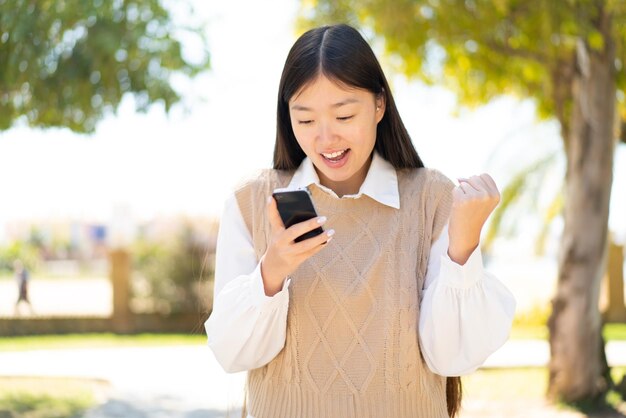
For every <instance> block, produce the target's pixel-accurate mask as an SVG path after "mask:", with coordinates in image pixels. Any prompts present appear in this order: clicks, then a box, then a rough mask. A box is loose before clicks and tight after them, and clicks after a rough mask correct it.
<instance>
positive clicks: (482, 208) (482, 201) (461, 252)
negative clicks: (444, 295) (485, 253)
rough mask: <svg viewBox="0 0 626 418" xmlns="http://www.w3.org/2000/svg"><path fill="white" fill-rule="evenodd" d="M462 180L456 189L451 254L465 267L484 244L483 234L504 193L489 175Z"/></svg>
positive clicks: (453, 258) (453, 202)
mask: <svg viewBox="0 0 626 418" xmlns="http://www.w3.org/2000/svg"><path fill="white" fill-rule="evenodd" d="M458 180H459V185H458V186H456V187H455V188H454V189H453V190H452V211H451V212H450V220H449V224H448V237H449V240H450V243H449V245H448V255H449V256H450V259H451V260H452V261H454V262H455V263H457V264H461V265H462V264H465V262H466V261H467V259H468V258H469V256H470V255H471V254H472V252H474V250H475V249H476V247H477V246H478V244H479V243H480V231H481V230H482V227H483V225H484V224H485V222H486V221H487V218H488V217H489V215H490V214H491V212H493V210H494V209H495V208H496V206H498V203H499V202H500V192H499V191H498V187H497V186H496V183H495V182H494V181H493V179H492V178H491V176H490V175H489V174H487V173H483V174H481V175H479V176H471V177H470V178H459V179H458Z"/></svg>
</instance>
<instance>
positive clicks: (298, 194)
mask: <svg viewBox="0 0 626 418" xmlns="http://www.w3.org/2000/svg"><path fill="white" fill-rule="evenodd" d="M272 196H273V197H274V199H276V204H277V206H278V213H280V217H281V219H282V220H283V224H284V225H285V228H289V227H290V226H291V225H294V224H297V223H300V222H303V221H306V220H309V219H311V218H315V217H317V212H316V211H315V207H314V206H313V201H312V200H311V195H310V194H309V191H308V190H306V189H304V190H288V191H278V190H276V191H274V193H272ZM322 232H324V230H323V229H322V227H321V226H320V227H318V228H316V229H313V230H311V231H309V232H306V233H304V234H302V235H300V236H299V237H298V238H296V239H295V241H296V242H300V241H304V240H305V239H309V238H313V237H315V236H317V235H319V234H321V233H322Z"/></svg>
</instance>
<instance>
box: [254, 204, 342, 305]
mask: <svg viewBox="0 0 626 418" xmlns="http://www.w3.org/2000/svg"><path fill="white" fill-rule="evenodd" d="M266 210H267V216H268V218H269V222H270V227H271V234H270V244H269V246H268V247H267V250H266V251H265V254H263V257H261V276H262V277H263V286H264V288H265V294H266V295H267V296H274V295H275V294H276V293H278V292H279V291H280V290H281V289H282V286H283V282H284V281H285V278H286V277H287V276H288V275H289V274H291V273H293V272H294V271H295V270H296V269H297V268H298V266H299V265H300V264H302V263H303V262H304V261H305V260H306V259H308V258H309V257H312V256H313V255H315V254H317V253H318V252H320V251H321V250H322V249H323V248H324V247H325V245H324V244H326V243H328V242H329V241H330V240H331V239H332V236H333V234H334V233H335V231H334V230H333V229H331V230H328V231H324V233H322V234H319V235H317V236H315V237H313V238H309V239H306V240H304V241H300V242H295V241H294V240H295V239H296V238H297V237H299V236H300V235H302V234H305V233H307V232H309V231H312V230H314V229H315V228H317V227H319V226H321V225H323V224H324V222H326V217H324V216H319V217H317V218H312V219H309V220H307V221H304V222H300V223H297V224H295V225H292V226H290V227H289V228H285V225H284V224H283V221H282V219H281V218H280V214H279V213H278V208H277V206H276V200H274V198H273V197H272V196H270V197H269V198H268V202H267V206H266Z"/></svg>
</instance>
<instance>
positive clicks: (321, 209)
mask: <svg viewBox="0 0 626 418" xmlns="http://www.w3.org/2000/svg"><path fill="white" fill-rule="evenodd" d="M276 188H288V189H299V188H307V189H308V190H309V192H310V194H311V196H312V200H313V202H314V205H315V207H316V209H317V212H318V214H319V215H320V216H319V217H317V218H314V219H311V220H309V221H305V222H301V223H299V224H296V225H293V226H291V227H289V228H285V227H284V225H283V223H282V221H281V218H280V216H279V213H278V211H277V206H276V202H275V200H274V199H273V198H272V197H271V193H272V191H273V190H274V189H276ZM499 198H500V196H499V192H498V189H497V187H496V184H495V183H494V181H493V179H492V178H491V177H490V176H489V175H488V174H481V175H479V176H471V177H469V178H467V179H460V184H459V185H458V186H455V185H454V183H453V182H452V181H450V180H449V179H448V178H447V177H446V176H444V175H443V174H442V173H441V172H439V171H437V170H435V169H432V168H425V167H424V164H423V163H422V161H421V159H420V157H419V156H418V154H417V152H416V151H415V148H414V147H413V144H412V142H411V139H410V137H409V135H408V133H407V131H406V129H405V127H404V124H403V123H402V120H401V119H400V116H399V114H398V110H397V109H396V106H395V103H394V100H393V97H392V95H391V90H390V88H389V85H388V84H387V80H386V79H385V76H384V74H383V72H382V69H381V67H380V65H379V63H378V61H377V59H376V57H375V55H374V53H373V51H372V50H371V48H370V47H369V45H368V44H367V42H366V41H365V40H364V39H363V38H362V37H361V35H360V34H359V33H358V31H356V30H355V29H353V28H351V27H349V26H347V25H335V26H324V27H319V28H316V29H313V30H310V31H308V32H306V33H305V34H303V35H302V36H301V37H300V38H299V39H298V40H297V41H296V42H295V44H294V45H293V47H292V49H291V51H290V52H289V55H288V57H287V61H286V63H285V67H284V70H283V74H282V78H281V80H280V86H279V92H278V123H277V135H276V144H275V149H274V168H273V169H271V170H265V171H263V172H261V173H260V174H259V175H258V177H256V178H254V179H252V180H250V181H248V182H245V183H244V184H243V185H242V186H240V187H239V188H238V189H237V190H236V191H235V193H234V194H233V196H232V197H231V198H230V199H229V200H228V201H227V202H226V205H225V209H224V212H223V217H222V221H221V226H220V232H219V236H218V245H217V255H216V266H215V292H214V294H215V298H214V304H213V312H212V314H211V316H210V318H209V319H208V320H207V322H206V324H205V327H206V331H207V336H208V342H209V346H210V347H211V349H212V350H213V352H214V354H215V357H216V358H217V360H218V361H219V362H220V364H221V365H222V366H223V367H224V369H225V370H226V371H227V372H238V371H243V370H248V379H247V401H246V402H245V405H244V416H245V415H246V414H248V415H247V416H248V417H249V418H270V417H271V418H281V417H284V418H319V417H329V418H357V417H358V418H364V417H372V418H389V417H394V418H404V417H407V418H408V417H412V418H414V417H423V418H444V417H450V416H455V415H456V414H457V413H458V410H459V408H460V403H461V385H460V378H459V377H458V376H461V375H464V374H469V373H471V372H473V371H474V370H476V369H477V368H478V367H479V366H480V365H481V364H482V363H483V362H484V360H485V359H486V358H487V357H488V356H489V355H490V354H491V353H493V352H494V351H495V350H496V349H497V348H499V347H500V346H501V345H502V344H503V343H504V342H505V341H506V339H507V338H508V334H509V331H510V327H511V322H512V319H513V315H514V310H515V300H514V299H513V297H512V295H511V294H510V292H509V291H508V290H507V289H506V288H505V287H504V286H503V285H502V284H501V283H500V281H499V280H498V279H497V278H495V277H494V276H493V275H491V274H490V273H488V272H487V271H484V270H483V264H482V258H481V253H480V246H479V240H480V232H481V229H482V226H483V224H484V223H485V221H486V219H487V218H488V216H489V215H490V213H491V212H492V211H493V209H494V208H495V207H496V206H497V204H498V202H499ZM320 225H323V228H324V233H323V234H321V235H318V236H316V237H314V238H309V239H307V240H304V241H301V242H295V241H294V239H295V238H296V237H298V236H300V235H302V234H303V233H304V232H307V231H310V230H313V229H315V228H318V227H319V226H320Z"/></svg>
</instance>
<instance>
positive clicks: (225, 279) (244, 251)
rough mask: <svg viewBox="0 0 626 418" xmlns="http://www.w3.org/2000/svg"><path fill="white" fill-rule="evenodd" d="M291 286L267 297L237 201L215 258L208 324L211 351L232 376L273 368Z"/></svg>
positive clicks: (227, 214)
mask: <svg viewBox="0 0 626 418" xmlns="http://www.w3.org/2000/svg"><path fill="white" fill-rule="evenodd" d="M288 285H289V281H285V283H284V284H283V289H282V290H281V291H280V292H278V293H277V294H276V295H274V296H271V297H270V296H266V295H265V291H264V288H263V279H262V277H261V269H260V263H258V262H257V260H256V256H255V253H254V247H253V244H252V237H251V236H250V232H249V231H248V229H247V227H246V225H245V222H244V220H243V217H242V215H241V212H240V210H239V206H238V204H237V199H236V198H235V196H234V195H233V196H231V197H230V198H229V199H228V200H227V201H226V203H225V205H224V210H223V213H222V217H221V221H220V228H219V232H218V238H217V250H216V254H215V284H214V292H213V295H214V296H213V311H212V313H211V315H210V317H209V318H208V319H207V321H206V322H205V324H204V326H205V329H206V333H207V338H208V345H209V347H210V348H211V350H212V351H213V353H214V355H215V358H216V359H217V361H218V362H219V363H220V364H221V366H222V367H223V368H224V370H225V371H226V372H228V373H235V372H240V371H244V370H250V369H255V368H258V367H261V366H263V365H265V364H267V363H269V362H270V361H271V360H272V359H273V358H274V357H275V356H276V355H277V354H278V353H279V352H280V350H282V348H283V346H284V345H285V337H286V328H287V311H288V307H289V294H288Z"/></svg>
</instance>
